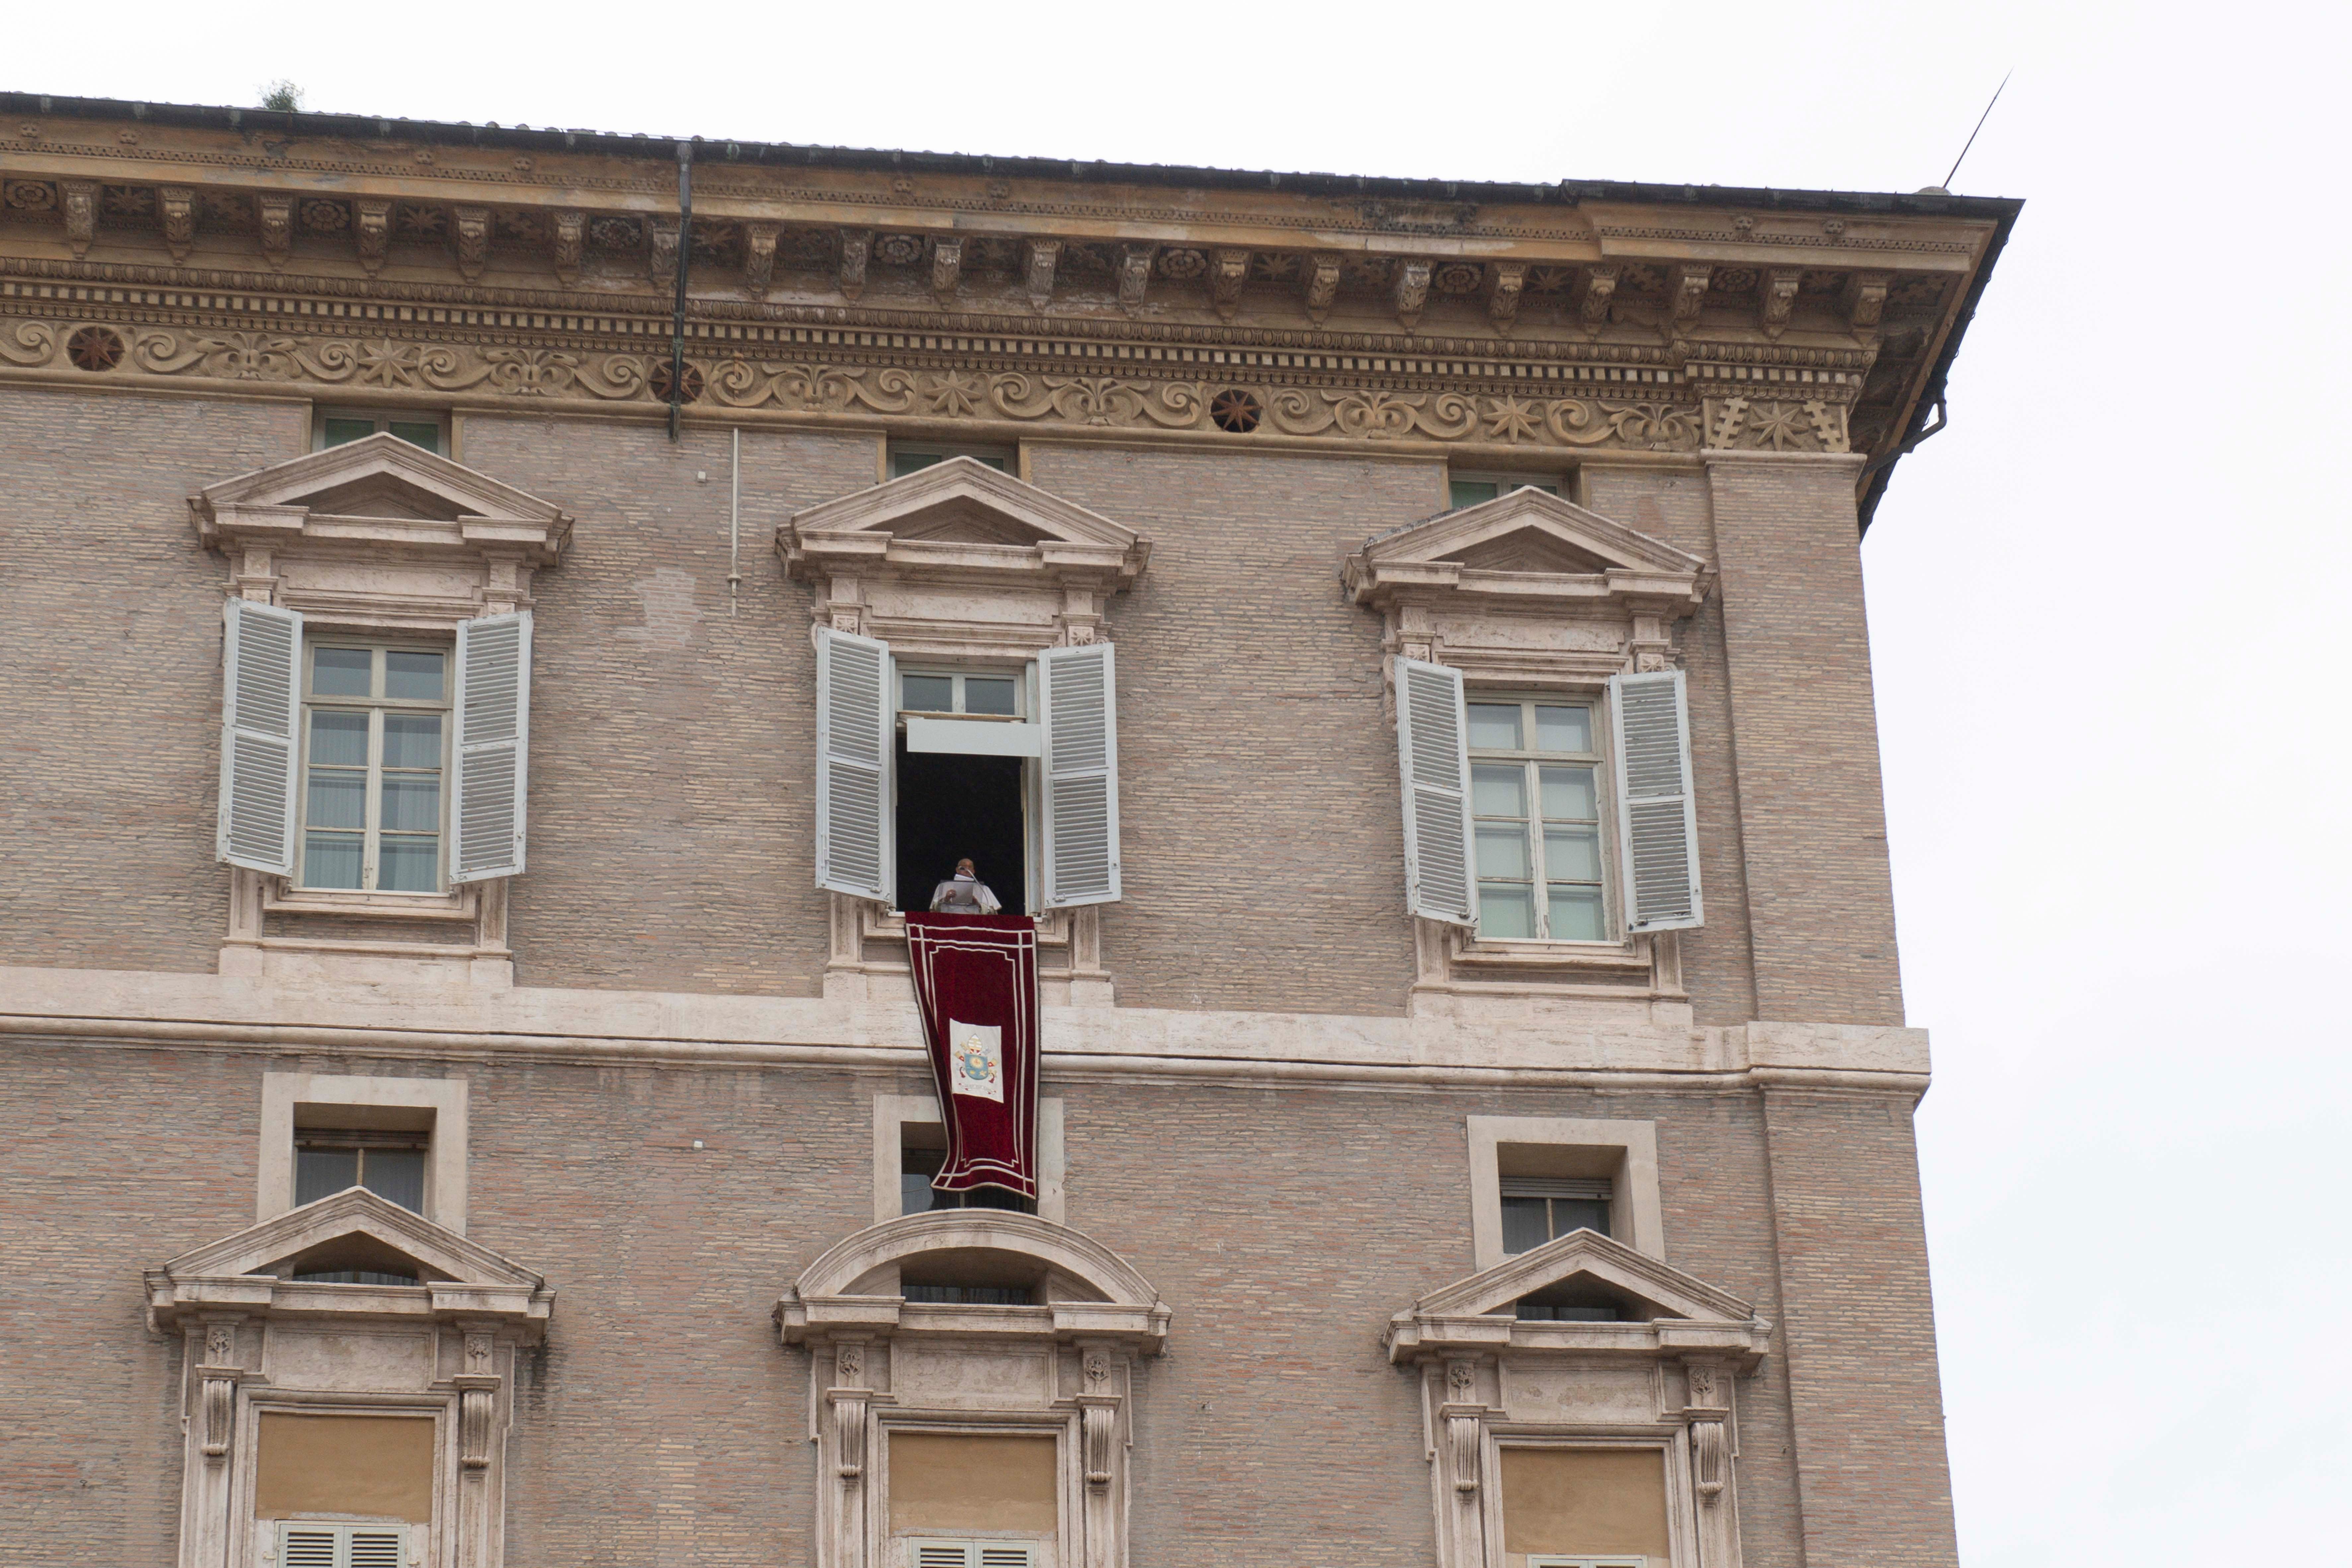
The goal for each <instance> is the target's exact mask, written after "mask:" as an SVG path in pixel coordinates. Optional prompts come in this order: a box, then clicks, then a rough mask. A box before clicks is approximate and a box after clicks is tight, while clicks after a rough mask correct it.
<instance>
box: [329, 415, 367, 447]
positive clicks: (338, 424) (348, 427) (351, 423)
mask: <svg viewBox="0 0 2352 1568" xmlns="http://www.w3.org/2000/svg"><path fill="white" fill-rule="evenodd" d="M326 426H327V445H328V446H330V447H340V446H341V445H342V444H343V443H344V442H346V441H362V440H365V439H366V438H367V437H370V436H373V435H374V434H375V421H374V420H373V419H330V420H328V421H327V422H326Z"/></svg>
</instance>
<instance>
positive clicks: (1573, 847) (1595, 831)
mask: <svg viewBox="0 0 2352 1568" xmlns="http://www.w3.org/2000/svg"><path fill="white" fill-rule="evenodd" d="M1544 879H1545V880H1547V881H1551V882H1598V881H1599V880H1601V830H1600V829H1599V828H1596V827H1549V828H1546V829H1545V830H1544Z"/></svg>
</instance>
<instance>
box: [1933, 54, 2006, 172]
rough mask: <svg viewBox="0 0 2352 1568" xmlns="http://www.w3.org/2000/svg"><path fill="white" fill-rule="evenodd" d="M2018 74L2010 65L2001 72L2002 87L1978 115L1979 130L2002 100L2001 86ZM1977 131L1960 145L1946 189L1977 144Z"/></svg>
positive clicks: (1993, 90) (1993, 94) (1998, 88)
mask: <svg viewBox="0 0 2352 1568" xmlns="http://www.w3.org/2000/svg"><path fill="white" fill-rule="evenodd" d="M2016 74H2017V68H2016V67H2015V66H2011V67H2010V68H2009V69H2007V70H2006V71H2003V72H2002V73H2001V78H2000V87H1997V88H1994V89H1992V102H1991V103H1988V104H1986V105H1985V111H1984V112H1983V113H1982V114H1979V115H1978V116H1977V131H1981V130H1983V129H1984V127H1985V121H1988V120H1990V119H1991V118H1992V106H1993V104H1994V103H1999V102H2000V88H2001V87H2007V86H2008V85H2009V79H2010V78H2011V77H2013V76H2015V75H2016ZM1977 131H1971V132H1969V139H1968V141H1967V142H1963V143H1962V144H1961V146H1960V156H1959V157H1958V158H1955V159H1953V160H1952V173H1951V174H1946V175H1945V176H1944V189H1946V190H1950V189H1951V188H1952V175H1953V174H1958V173H1959V172H1960V163H1961V160H1962V159H1965V158H1966V157H1967V156H1968V155H1969V148H1970V147H1973V146H1975V145H1976V144H1977Z"/></svg>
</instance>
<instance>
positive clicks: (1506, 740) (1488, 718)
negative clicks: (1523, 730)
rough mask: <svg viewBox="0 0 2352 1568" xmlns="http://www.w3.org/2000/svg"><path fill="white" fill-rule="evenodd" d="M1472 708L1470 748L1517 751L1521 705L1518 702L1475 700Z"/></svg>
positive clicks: (1475, 749) (1480, 750) (1482, 750)
mask: <svg viewBox="0 0 2352 1568" xmlns="http://www.w3.org/2000/svg"><path fill="white" fill-rule="evenodd" d="M1469 709H1470V749H1471V750H1472V751H1476V752H1516V751H1517V750H1518V749H1519V705H1518V704H1517V703H1516V702H1473V703H1471V704H1469Z"/></svg>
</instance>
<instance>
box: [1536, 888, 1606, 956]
mask: <svg viewBox="0 0 2352 1568" xmlns="http://www.w3.org/2000/svg"><path fill="white" fill-rule="evenodd" d="M1549 915H1550V920H1551V939H1552V941H1554V942H1606V941H1607V940H1609V933H1608V931H1606V930H1604V929H1603V928H1602V926H1601V889H1598V888H1562V887H1554V888H1553V889H1551V907H1550V910H1549Z"/></svg>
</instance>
